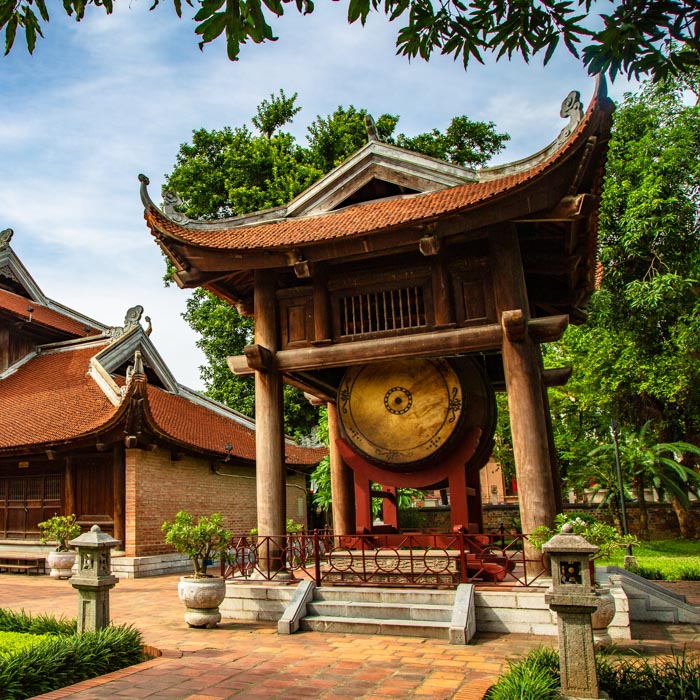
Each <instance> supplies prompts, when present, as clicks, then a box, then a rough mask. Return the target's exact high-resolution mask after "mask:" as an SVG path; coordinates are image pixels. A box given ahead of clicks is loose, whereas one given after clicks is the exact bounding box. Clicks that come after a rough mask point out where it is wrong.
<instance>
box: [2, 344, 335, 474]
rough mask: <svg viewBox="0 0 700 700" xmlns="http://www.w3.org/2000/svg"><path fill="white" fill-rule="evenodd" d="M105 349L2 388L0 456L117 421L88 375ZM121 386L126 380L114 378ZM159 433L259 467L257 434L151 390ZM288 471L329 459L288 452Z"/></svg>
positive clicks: (82, 352)
mask: <svg viewBox="0 0 700 700" xmlns="http://www.w3.org/2000/svg"><path fill="white" fill-rule="evenodd" d="M105 344H106V341H105V343H95V342H89V343H87V344H86V345H85V346H83V345H82V344H81V346H79V347H67V348H65V349H61V350H54V351H49V352H44V353H40V354H38V355H36V356H35V357H32V358H31V359H29V360H28V361H27V362H25V363H23V364H20V365H19V366H18V367H17V368H16V370H15V371H14V372H12V373H10V374H8V375H7V376H6V377H5V378H4V379H2V380H1V381H0V415H2V416H3V419H2V421H0V450H12V449H18V448H23V447H25V446H26V447H29V446H33V445H37V446H38V445H48V444H56V443H61V442H64V441H65V442H67V441H70V440H75V439H77V438H80V437H81V436H86V435H90V434H91V433H94V432H96V431H99V430H101V429H103V428H105V427H107V425H108V423H109V422H110V421H111V420H112V419H119V416H118V415H117V414H118V413H119V412H120V407H119V406H114V405H113V404H112V403H111V402H110V401H109V400H108V399H107V397H106V396H105V394H104V392H103V391H102V390H101V389H100V387H99V386H98V385H97V383H96V382H95V381H94V379H93V378H92V377H91V376H89V375H88V369H89V366H90V359H91V358H92V357H94V356H95V355H96V354H97V353H98V352H100V350H101V349H102V348H103V347H104V345H105ZM115 379H116V380H117V384H119V385H120V386H121V385H123V383H124V382H123V379H122V378H120V377H116V378H115ZM147 410H148V411H149V412H150V414H151V416H152V419H153V423H154V425H153V428H154V429H156V430H157V431H159V432H160V433H161V434H162V435H163V436H164V437H165V438H166V439H168V438H169V439H172V440H173V441H174V442H177V443H180V444H182V445H183V446H184V447H192V448H195V449H198V450H202V451H206V452H216V453H219V454H221V455H222V456H223V455H225V454H226V449H225V446H226V443H230V444H231V445H232V447H233V450H232V456H233V457H234V458H238V459H244V460H250V461H251V462H254V461H255V432H254V430H252V429H251V428H250V427H248V426H247V425H245V424H243V423H242V422H241V421H237V420H235V419H234V418H233V417H231V418H228V417H226V416H225V415H222V414H221V413H219V412H217V411H212V410H210V409H208V408H206V407H205V406H202V405H199V404H197V403H194V402H193V401H191V400H189V399H188V398H186V397H185V396H179V395H176V394H171V393H169V392H167V391H164V390H162V389H159V388H157V387H154V386H150V385H149V386H148V409H147ZM285 451H286V462H287V463H288V464H299V465H312V464H317V463H318V462H319V461H320V459H321V457H323V454H324V451H323V450H318V449H309V448H304V447H299V446H296V445H285Z"/></svg>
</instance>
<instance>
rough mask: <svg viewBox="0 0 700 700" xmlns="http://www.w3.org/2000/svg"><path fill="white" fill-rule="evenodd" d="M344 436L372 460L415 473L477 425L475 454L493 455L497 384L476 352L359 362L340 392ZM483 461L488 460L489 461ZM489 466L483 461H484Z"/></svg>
mask: <svg viewBox="0 0 700 700" xmlns="http://www.w3.org/2000/svg"><path fill="white" fill-rule="evenodd" d="M337 405H338V416H339V418H340V426H341V430H342V432H343V436H344V437H345V439H346V440H347V442H348V443H349V444H350V446H351V447H352V448H353V449H354V450H355V451H356V452H357V453H358V454H360V455H362V456H363V457H364V458H365V459H367V460H368V461H370V462H373V463H374V464H377V465H380V466H382V467H384V468H385V469H390V470H392V471H396V472H413V471H416V470H417V469H420V468H421V467H422V466H423V465H427V464H434V463H436V462H438V461H439V460H440V458H441V457H444V456H445V455H446V454H448V453H449V452H450V451H451V450H452V449H453V448H454V447H455V446H456V445H457V444H458V442H459V440H460V438H461V437H463V436H464V434H465V432H466V431H467V430H468V429H470V428H479V429H480V430H481V439H480V441H479V448H477V453H476V454H475V455H474V456H472V459H471V460H470V462H473V461H474V459H475V458H480V457H482V456H483V457H484V460H483V461H485V459H486V458H488V454H485V455H481V453H482V452H484V451H486V450H488V452H490V449H491V445H492V437H493V433H494V430H495V423H496V420H495V419H496V408H495V398H494V393H493V388H492V387H491V384H490V382H489V380H488V378H487V377H486V375H485V373H484V372H483V370H482V369H481V368H480V367H479V365H478V364H477V362H476V361H474V360H473V359H471V358H459V359H458V360H447V359H444V358H437V359H425V360H393V361H391V362H377V363H371V364H365V365H358V366H355V367H351V368H350V369H349V370H348V371H347V372H346V373H345V376H344V377H343V381H342V382H341V384H340V387H339V390H338V404H337ZM482 463H483V462H482ZM479 466H481V465H479Z"/></svg>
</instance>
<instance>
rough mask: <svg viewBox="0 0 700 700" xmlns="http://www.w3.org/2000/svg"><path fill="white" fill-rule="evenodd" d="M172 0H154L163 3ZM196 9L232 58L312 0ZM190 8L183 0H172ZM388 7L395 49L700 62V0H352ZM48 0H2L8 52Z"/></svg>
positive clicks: (594, 68) (652, 66) (110, 3)
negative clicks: (395, 30)
mask: <svg viewBox="0 0 700 700" xmlns="http://www.w3.org/2000/svg"><path fill="white" fill-rule="evenodd" d="M164 1H165V0H153V3H152V5H151V9H152V10H153V9H155V8H156V7H158V6H159V5H160V4H161V3H162V2H163V4H164ZM185 2H186V3H187V4H188V5H189V6H191V7H193V8H195V9H196V10H197V11H196V13H195V15H194V19H195V22H196V23H197V26H196V28H195V33H196V34H197V35H198V36H199V39H200V44H199V45H200V48H201V47H203V46H204V44H206V43H209V42H211V41H214V40H215V39H217V38H219V37H220V36H222V35H223V36H224V39H225V41H226V50H227V53H228V57H229V58H230V59H231V60H232V61H235V60H237V58H238V56H239V53H240V49H241V46H242V45H243V44H245V43H247V42H249V41H251V42H254V43H256V44H260V43H263V42H265V41H275V40H276V37H275V35H274V32H273V30H272V26H271V22H272V21H274V19H275V18H276V17H280V16H282V15H283V14H284V11H285V9H286V8H287V7H289V6H292V7H294V8H296V10H297V11H298V12H301V13H303V14H305V15H306V14H311V13H312V12H313V11H314V3H313V0H263V1H262V2H261V1H260V0H246V1H245V2H242V1H241V0H226V1H225V0H185ZM114 3H115V0H63V3H62V5H63V11H65V12H66V13H67V14H68V15H70V16H72V17H74V18H75V19H76V20H77V21H80V20H81V19H82V18H83V17H84V15H85V12H86V9H87V8H88V7H90V6H94V7H100V8H102V9H103V10H104V11H105V12H106V13H108V14H110V13H111V12H112V11H113V9H114ZM173 7H174V9H175V11H176V13H177V14H178V16H181V15H182V9H183V0H173ZM373 12H377V13H384V14H385V15H386V16H387V17H388V18H389V19H390V20H391V21H392V22H397V23H398V25H399V29H398V33H397V40H396V47H397V53H399V54H402V55H404V56H407V57H408V58H416V57H420V58H423V59H425V60H428V59H429V58H430V57H431V56H432V55H433V53H435V52H438V53H441V54H445V55H448V56H453V57H454V58H455V60H457V59H459V60H461V61H462V63H463V64H464V67H465V68H466V67H467V66H468V65H469V63H470V62H472V61H477V62H479V63H483V62H484V56H485V55H492V56H495V57H496V59H500V58H503V57H507V58H511V57H512V56H515V55H519V56H522V57H523V58H524V59H525V60H526V61H529V60H530V58H531V57H532V56H534V55H537V54H542V55H543V60H544V63H547V62H548V61H549V60H550V59H551V57H552V56H553V55H554V53H555V52H556V51H557V50H560V47H562V46H563V47H564V48H565V49H566V50H568V51H569V52H570V53H572V54H573V55H574V56H576V57H577V58H578V57H580V58H581V59H582V60H583V63H584V64H585V65H586V66H587V68H588V70H589V72H590V73H592V74H595V73H605V72H607V73H608V74H609V75H610V77H611V78H614V77H615V76H616V75H619V74H620V73H625V74H627V75H628V76H636V77H639V76H640V75H651V76H653V77H654V79H655V80H656V79H661V78H663V77H665V76H667V75H674V74H677V73H678V72H679V71H684V70H687V69H688V68H690V67H692V66H697V65H698V64H699V63H700V36H699V35H698V31H699V28H700V5H699V4H698V3H697V2H696V0H623V1H622V2H609V1H608V0H571V1H566V2H565V1H562V0H559V1H558V0H524V1H523V0H517V1H516V0H443V1H442V2H439V3H433V2H427V1H426V0H349V1H348V22H350V23H353V22H357V21H360V22H361V23H362V24H364V23H365V21H366V20H367V17H368V16H369V15H370V13H373ZM49 16H50V15H49V9H48V7H47V3H46V0H0V30H2V29H3V28H4V29H5V53H6V54H7V53H8V52H9V51H10V50H11V49H12V46H13V44H14V41H15V38H16V35H17V32H18V30H19V31H21V32H23V33H24V36H25V40H26V44H27V48H28V49H29V51H30V52H33V51H34V48H35V46H36V41H37V37H39V36H43V30H42V26H43V25H44V24H46V23H47V22H48V21H49Z"/></svg>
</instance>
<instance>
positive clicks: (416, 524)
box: [399, 508, 427, 532]
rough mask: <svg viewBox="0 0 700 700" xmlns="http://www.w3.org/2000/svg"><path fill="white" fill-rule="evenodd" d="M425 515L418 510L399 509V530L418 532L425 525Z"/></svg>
mask: <svg viewBox="0 0 700 700" xmlns="http://www.w3.org/2000/svg"><path fill="white" fill-rule="evenodd" d="M426 522H427V519H426V517H425V513H422V512H421V510H420V508H400V509H399V529H400V530H409V531H410V530H413V531H416V532H420V531H421V530H422V529H423V528H424V527H425V525H426Z"/></svg>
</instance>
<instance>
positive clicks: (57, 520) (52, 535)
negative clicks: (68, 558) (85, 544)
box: [39, 515, 80, 552]
mask: <svg viewBox="0 0 700 700" xmlns="http://www.w3.org/2000/svg"><path fill="white" fill-rule="evenodd" d="M39 529H40V530H41V543H42V544H46V543H47V542H48V541H49V540H54V541H55V542H56V551H57V552H67V551H69V550H70V547H69V546H68V540H74V539H75V538H76V537H77V536H78V535H79V534H80V525H78V523H76V522H75V515H54V516H53V517H52V518H49V519H48V520H44V522H42V523H39Z"/></svg>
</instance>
